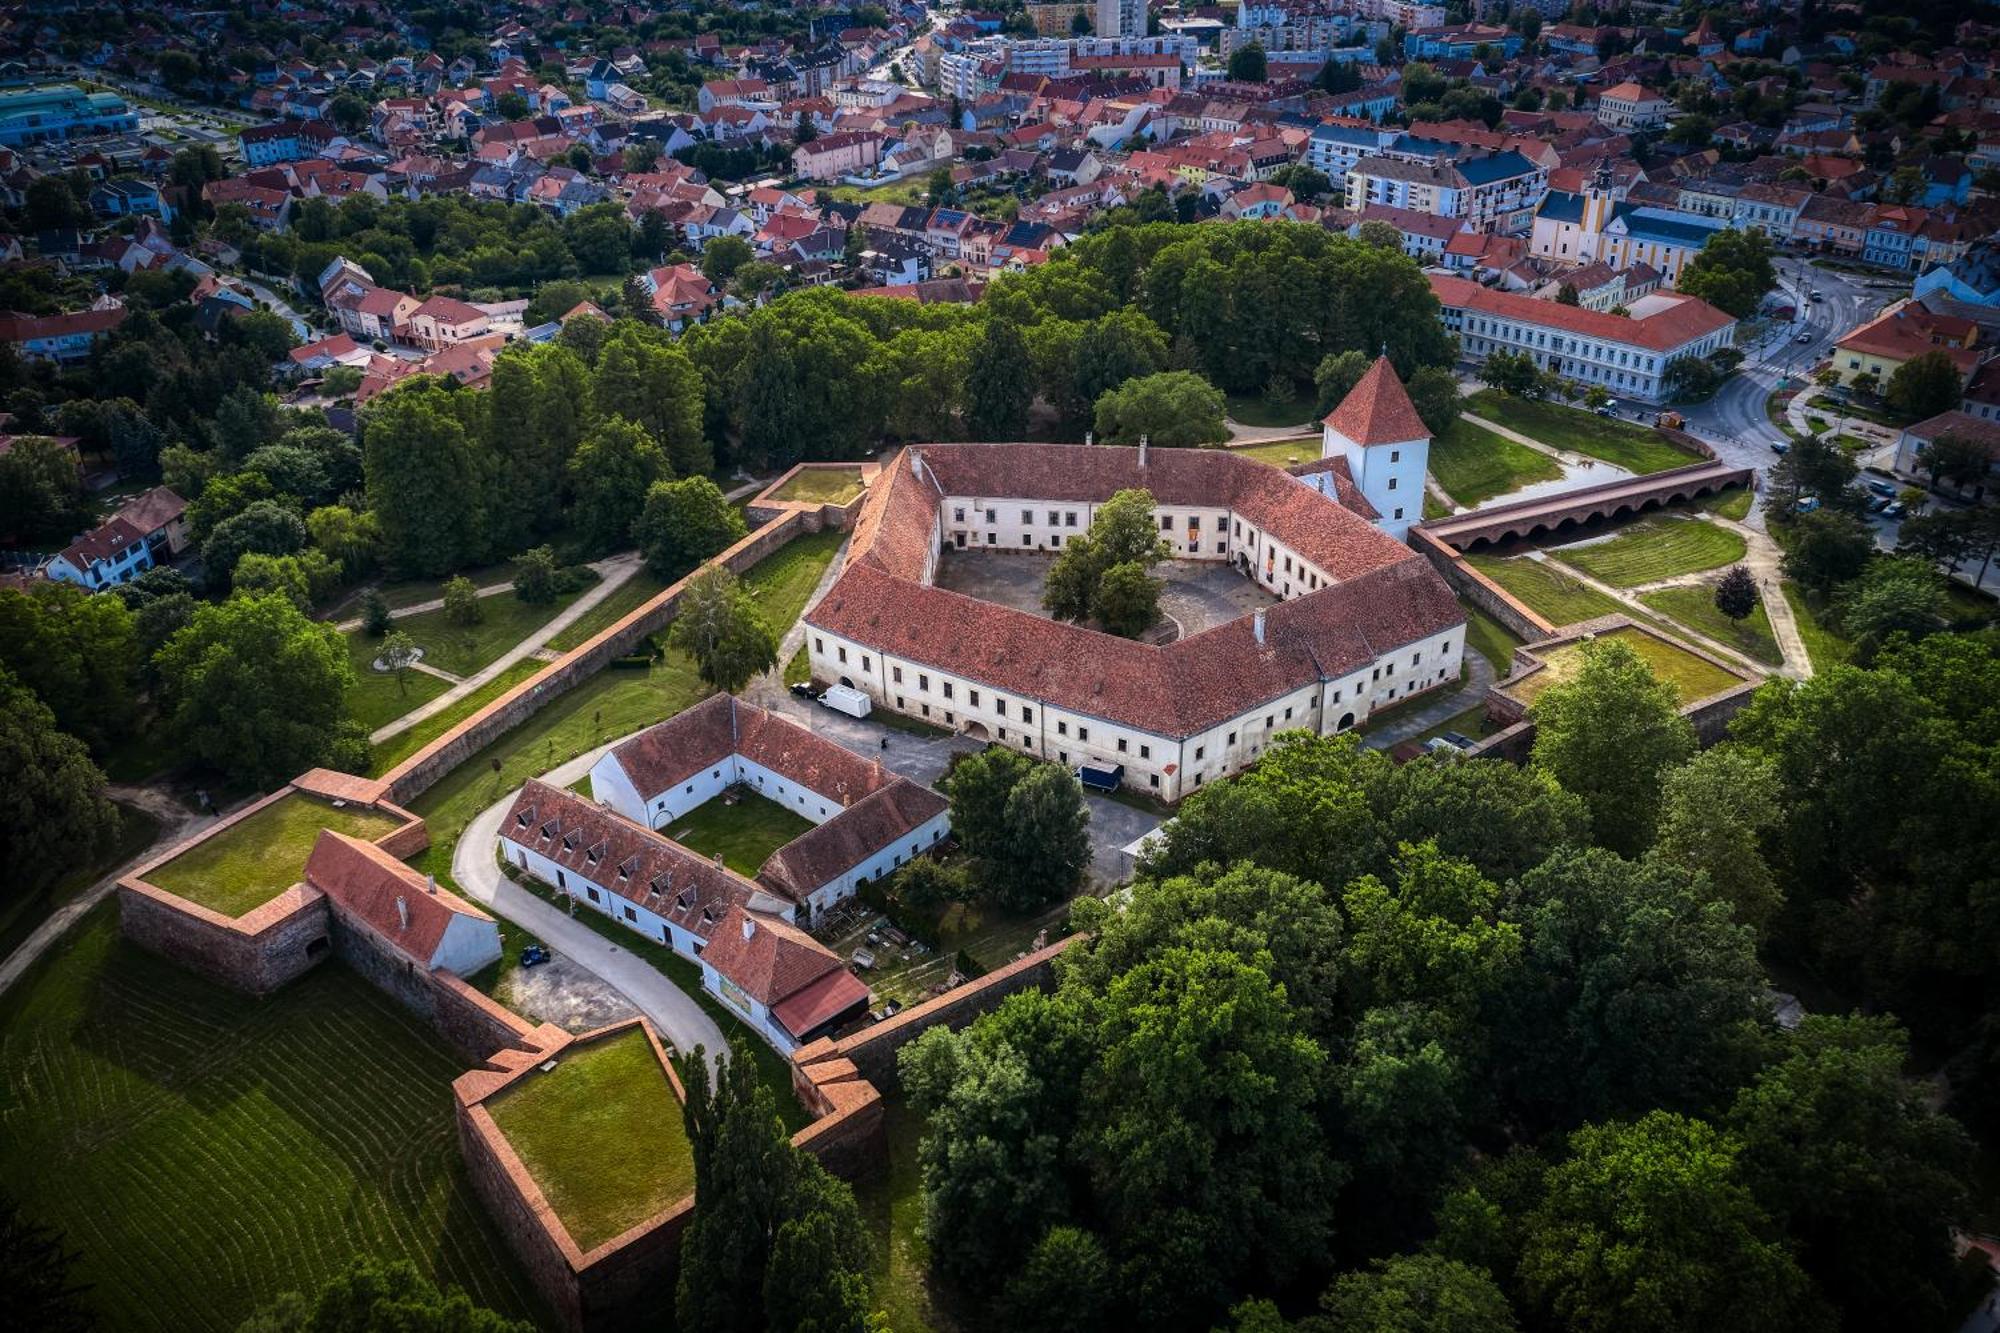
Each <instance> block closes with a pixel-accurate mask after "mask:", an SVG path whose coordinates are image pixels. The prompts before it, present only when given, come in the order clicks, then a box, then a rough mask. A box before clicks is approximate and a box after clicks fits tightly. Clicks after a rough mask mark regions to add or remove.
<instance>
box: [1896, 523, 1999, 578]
mask: <svg viewBox="0 0 2000 1333" xmlns="http://www.w3.org/2000/svg"><path fill="white" fill-rule="evenodd" d="M1980 517H1981V515H1980V513H1979V511H1978V510H1972V509H1945V510H1939V511H1937V512H1935V513H1913V514H1911V515H1910V516H1909V517H1908V518H1906V519H1904V520H1903V521H1902V523H1901V524H1899V525H1898V526H1897V528H1896V554H1897V555H1908V556H1914V557H1916V558H1917V559H1920V560H1923V561H1926V562H1928V563H1929V564H1930V565H1931V566H1932V567H1933V568H1935V569H1936V570H1938V572H1939V573H1942V574H1946V575H1949V574H1950V573H1951V571H1952V570H1954V569H1956V568H1957V567H1958V564H1959V562H1960V561H1962V560H1964V559H1965V558H1966V557H1967V556H1968V555H1970V554H1971V553H1972V551H1973V543H1974V541H1975V540H1976V536H1977V533H1978V528H1979V520H1980Z"/></svg>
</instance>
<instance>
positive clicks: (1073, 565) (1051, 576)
mask: <svg viewBox="0 0 2000 1333" xmlns="http://www.w3.org/2000/svg"><path fill="white" fill-rule="evenodd" d="M1167 554H1168V546H1167V543H1166V542H1165V541H1164V540H1162V538H1161V537H1160V531H1159V520H1158V519H1157V518H1155V517H1154V512H1153V494H1152V492H1151V491H1146V490H1123V491H1119V492H1118V493H1117V494H1115V495H1113V496H1112V497H1111V498H1110V499H1109V500H1107V501H1105V502H1104V503H1103V504H1102V505H1099V506H1098V509H1097V514H1096V516H1095V517H1094V518H1092V519H1091V521H1090V531H1088V532H1086V533H1084V534H1083V535H1082V536H1080V537H1074V538H1071V539H1070V541H1069V542H1067V543H1066V544H1065V545H1064V546H1063V549H1062V554H1060V555H1058V556H1057V557H1056V561H1055V563H1054V564H1053V565H1051V566H1050V567H1049V573H1048V578H1047V580H1046V581H1045V583H1044V585H1043V588H1042V606H1043V607H1044V608H1045V609H1046V610H1047V611H1048V612H1049V614H1050V615H1052V616H1055V617H1056V618H1057V619H1059V620H1084V619H1086V618H1088V617H1089V616H1091V615H1093V614H1095V613H1096V611H1097V601H1098V593H1099V589H1100V588H1101V586H1102V584H1103V582H1104V577H1105V574H1106V572H1107V571H1109V570H1111V569H1112V568H1114V567H1116V566H1119V565H1133V566H1136V567H1137V568H1138V570H1139V572H1140V574H1141V575H1142V576H1144V575H1145V574H1146V572H1147V571H1149V570H1151V568H1152V567H1153V566H1154V565H1155V564H1157V563H1159V562H1160V561H1161V560H1164V559H1166V557H1167ZM1124 581H1126V582H1128V583H1129V578H1128V579H1125V580H1124ZM1132 591H1134V590H1133V589H1131V588H1126V589H1125V590H1123V591H1122V592H1121V593H1120V594H1119V596H1121V597H1124V596H1129V595H1130V593H1131V592H1132ZM1157 595H1158V594H1157V591H1156V592H1155V597H1157ZM1114 609H1115V610H1119V611H1123V610H1125V608H1124V607H1123V606H1118V607H1115V608H1114ZM1142 628H1143V627H1142Z"/></svg>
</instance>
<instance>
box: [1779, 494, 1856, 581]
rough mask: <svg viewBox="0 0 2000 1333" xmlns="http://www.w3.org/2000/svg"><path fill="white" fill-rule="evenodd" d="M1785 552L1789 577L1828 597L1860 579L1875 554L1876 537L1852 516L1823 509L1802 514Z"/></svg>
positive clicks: (1785, 564) (1794, 525) (1793, 526)
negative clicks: (1847, 583)
mask: <svg viewBox="0 0 2000 1333" xmlns="http://www.w3.org/2000/svg"><path fill="white" fill-rule="evenodd" d="M1792 528H1793V536H1792V541H1791V545H1790V547H1789V548H1788V549H1787V550H1786V552H1785V557H1784V570H1785V577H1787V578H1789V579H1791V580H1792V581H1793V582H1795V583H1797V584H1798V585H1799V586H1800V587H1802V588H1804V589H1806V590H1807V591H1809V592H1812V593H1816V594H1818V595H1819V596H1822V597H1825V596H1828V595H1830V594H1831V593H1832V592H1833V590H1834V589H1835V588H1837V587H1838V586H1840V585H1841V584H1843V583H1846V582H1848V581H1850V580H1852V579H1854V578H1857V577H1859V576H1860V574H1861V571H1862V569H1863V568H1865V567H1866V566H1867V564H1868V558H1869V556H1870V555H1871V554H1872V553H1873V552H1874V550H1875V534H1874V532H1873V531H1872V530H1871V529H1870V528H1869V526H1868V525H1867V524H1866V523H1864V522H1862V521H1861V520H1860V519H1858V518H1856V517H1855V516H1854V515H1852V514H1847V513H1842V512H1840V511H1838V510H1831V509H1820V510H1816V511H1815V512H1813V513H1810V514H1801V515H1800V516H1799V518H1798V521H1797V522H1795V523H1794V524H1793V525H1792Z"/></svg>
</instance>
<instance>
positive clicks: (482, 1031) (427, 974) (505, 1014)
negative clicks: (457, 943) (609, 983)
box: [328, 903, 535, 1061]
mask: <svg viewBox="0 0 2000 1333" xmlns="http://www.w3.org/2000/svg"><path fill="white" fill-rule="evenodd" d="M328 909H329V915H330V917H331V919H332V923H333V947H334V952H335V954H336V955H338V957H339V958H340V961H341V962H343V963H345V964H347V965H348V966H349V967H351V968H353V969H354V970H355V971H356V972H359V973H360V974H361V975H362V976H363V977H366V978H367V979H368V980H369V981H370V982H371V983H373V984H374V985H375V987H376V988H377V989H378V990H381V991H383V992H385V993H386V994H387V995H389V996H390V998H392V999H394V1000H395V1001H396V1002H397V1003H399V1004H401V1005H402V1006H403V1007H404V1008H405V1009H408V1010H409V1011H410V1012H411V1013H413V1014H415V1015H416V1016H417V1017H418V1018H421V1019H423V1020H424V1022H425V1023H427V1024H428V1025H429V1026H430V1027H431V1029H432V1031H434V1032H436V1033H437V1034H438V1035H439V1036H440V1037H443V1038H444V1039H445V1040H446V1041H447V1042H450V1043H451V1044H452V1045H453V1046H455V1047H457V1048H458V1049H459V1050H460V1051H461V1052H463V1053H464V1054H465V1055H467V1056H469V1057H470V1058H472V1059H474V1060H479V1061H484V1060H487V1059H489V1058H491V1057H492V1055H493V1054H494V1053H495V1052H497V1051H500V1050H503V1049H508V1048H520V1047H522V1046H523V1045H524V1044H525V1043H526V1041H527V1039H528V1037H529V1036H530V1034H532V1033H533V1032H534V1031H535V1028H534V1025H533V1024H530V1023H528V1022H527V1021H526V1020H525V1019H522V1018H520V1017H519V1016H518V1015H516V1014H514V1013H512V1012H511V1011H509V1010H507V1009H505V1008H502V1007H501V1006H500V1005H498V1004H495V1003H494V1002H493V1001H492V1000H489V999H487V998H486V997H485V996H484V995H481V994H480V993H479V992H478V991H476V990H474V989H473V988H472V987H471V986H468V985H467V984H466V983H465V982H464V981H462V980H460V979H459V978H458V977H457V976H455V975H453V974H452V973H450V972H448V971H446V970H444V969H442V968H437V969H431V968H427V967H424V966H423V965H422V964H420V963H417V962H415V961H413V960H412V959H411V958H410V957H409V955H407V954H405V953H404V952H403V951H402V950H401V949H398V948H397V947H396V946H395V945H393V944H391V943H390V942H389V941H387V940H385V939H383V938H382V936H381V935H380V934H379V933H378V932H377V931H376V930H375V928H374V927H372V926H370V925H369V924H368V923H367V922H365V921H363V920H361V919H360V918H359V917H356V916H354V915H353V914H351V913H349V912H348V911H346V910H345V909H344V908H342V907H340V906H338V905H336V904H333V903H329V904H328Z"/></svg>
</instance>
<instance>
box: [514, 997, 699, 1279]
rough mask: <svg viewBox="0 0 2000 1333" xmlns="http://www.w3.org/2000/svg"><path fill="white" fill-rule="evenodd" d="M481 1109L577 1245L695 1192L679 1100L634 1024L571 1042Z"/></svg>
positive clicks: (590, 1243) (591, 1243)
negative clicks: (547, 1063)
mask: <svg viewBox="0 0 2000 1333" xmlns="http://www.w3.org/2000/svg"><path fill="white" fill-rule="evenodd" d="M486 1109H487V1111H488V1112H489V1113H490V1114H491V1115H492V1116H493V1123H494V1124H495V1125H496V1126H497V1127H498V1128H499V1130H500V1132H501V1133H502V1134H504V1135H505V1136H506V1138H507V1142H508V1144H509V1145H510V1146H512V1148H513V1149H514V1152H515V1153H516V1154H517V1155H518V1156H519V1157H520V1159H521V1164H522V1165H523V1166H525V1167H527V1169H528V1174H529V1175H530V1176H532V1177H534V1181H535V1184H536V1185H537V1186H538V1187H539V1188H540V1189H541V1191H542V1193H543V1194H544V1195H545V1196H546V1197H547V1198H548V1201H549V1205H550V1206H551V1207H553V1208H554V1209H555V1211H556V1216H557V1217H559V1218H561V1219H562V1224H563V1226H564V1227H565V1228H566V1229H567V1230H568V1231H569V1234H570V1239H571V1240H573V1241H575V1242H576V1245H577V1248H578V1249H580V1250H584V1251H586V1252H588V1251H590V1250H593V1249H595V1248H596V1247H597V1246H599V1245H602V1244H603V1243H604V1242H605V1241H607V1240H611V1239H612V1238H614V1237H616V1236H619V1235H622V1234H624V1233H625V1232H626V1231H628V1230H630V1229H631V1228H632V1227H634V1226H637V1225H638V1224H639V1223H641V1222H643V1221H645V1220H646V1219H647V1218H649V1217H652V1216H653V1215H654V1214H656V1213H658V1212H659V1211H660V1210H662V1209H663V1208H666V1207H667V1206H668V1205H670V1204H672V1203H674V1202H675V1201H676V1200H678V1199H682V1198H685V1197H687V1194H688V1192H689V1191H691V1190H692V1189H693V1188H694V1149H693V1147H692V1146H691V1145H690V1144H689V1143H688V1137H687V1127H686V1125H685V1124H684V1123H683V1122H682V1120H681V1104H680V1100H679V1099H678V1098H676V1097H675V1096H674V1089H673V1085H672V1084H670V1083H669V1082H667V1073H666V1070H665V1068H664V1067H662V1066H661V1064H660V1061H659V1057H658V1056H657V1055H655V1054H654V1051H653V1044H652V1042H651V1041H649V1040H648V1039H647V1037H646V1034H645V1032H644V1031H643V1030H642V1029H640V1028H638V1027H632V1028H627V1029H625V1030H624V1031H622V1032H618V1033H615V1034H613V1035H612V1036H609V1037H605V1038H601V1039H599V1040H597V1041H593V1042H590V1043H589V1044H587V1045H577V1046H571V1047H569V1048H568V1049H567V1050H565V1051H563V1052H562V1053H561V1054H560V1055H558V1056H557V1057H556V1061H555V1068H554V1069H549V1070H537V1071H535V1072H534V1073H531V1074H529V1075H527V1076H526V1077H525V1078H523V1079H521V1080H520V1081H519V1082H517V1083H514V1084H513V1085H511V1086H510V1087H508V1088H506V1089H504V1090H503V1091H501V1092H500V1093H499V1094H498V1095H496V1096H495V1097H493V1098H492V1099H490V1100H489V1101H488V1102H487V1103H486Z"/></svg>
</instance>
